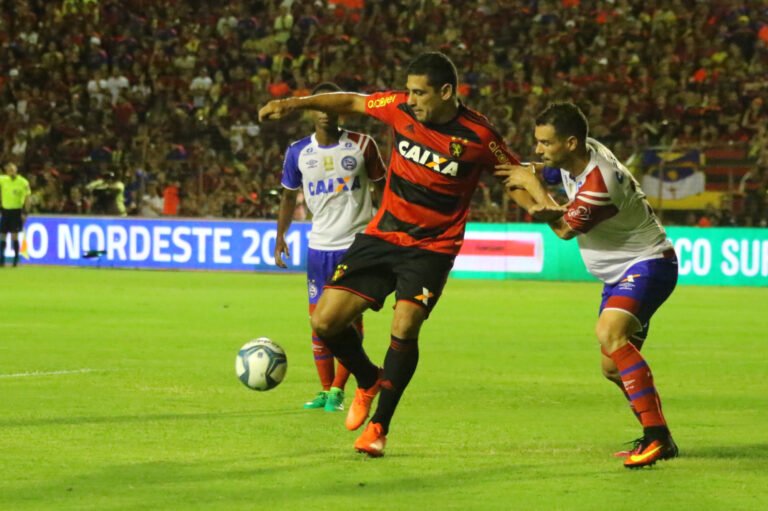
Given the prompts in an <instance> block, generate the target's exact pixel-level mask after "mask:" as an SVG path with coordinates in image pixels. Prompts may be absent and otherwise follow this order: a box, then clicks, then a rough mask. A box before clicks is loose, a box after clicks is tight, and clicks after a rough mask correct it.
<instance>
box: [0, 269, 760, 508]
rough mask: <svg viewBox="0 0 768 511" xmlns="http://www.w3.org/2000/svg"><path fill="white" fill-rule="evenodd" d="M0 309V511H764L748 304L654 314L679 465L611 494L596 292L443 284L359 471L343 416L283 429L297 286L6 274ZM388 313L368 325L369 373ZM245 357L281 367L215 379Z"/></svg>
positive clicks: (631, 432)
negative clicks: (376, 449) (266, 358)
mask: <svg viewBox="0 0 768 511" xmlns="http://www.w3.org/2000/svg"><path fill="white" fill-rule="evenodd" d="M0 287H1V288H2V291H1V292H2V306H1V308H0V332H1V334H0V432H1V433H2V434H0V509H2V510H9V511H21V510H32V509H55V510H57V511H61V510H100V511H104V510H128V509H140V510H168V509H178V510H198V509H199V510H209V509H213V510H218V509H221V510H233V509H249V510H252V509H271V510H285V509H296V510H310V509H311V510H345V509H350V510H367V509H383V510H387V511H392V510H400V509H404V510H405V509H419V510H433V509H434V510H467V509H481V510H485V509H491V510H494V509H498V510H510V509H521V510H547V511H551V510H603V509H609V510H612V511H613V510H633V511H635V510H638V509H653V510H685V511H691V510H693V509H695V510H710V509H711V510H728V511H735V510H749V511H756V510H763V509H768V490H766V488H768V378H767V376H768V342H767V340H766V338H765V332H766V314H768V307H767V305H768V290H767V289H764V288H763V289H761V288H756V289H737V288H711V287H709V288H705V287H681V288H678V289H677V291H676V292H675V294H674V295H673V296H672V298H671V299H670V300H669V301H668V303H667V304H665V306H664V307H662V309H661V310H660V311H659V312H658V314H657V315H656V317H655V318H654V321H653V324H652V328H651V336H650V339H649V341H648V343H647V345H646V348H645V350H644V352H645V353H646V357H647V359H648V360H649V362H650V363H651V366H652V367H653V369H654V373H655V377H656V383H657V386H658V388H659V389H660V392H661V395H662V399H663V401H664V406H665V413H666V416H667V419H668V421H669V422H670V425H671V427H672V429H673V432H674V434H675V438H676V440H677V442H678V444H679V445H680V449H681V453H682V455H681V457H680V458H679V459H676V460H673V461H669V462H663V463H659V464H657V466H655V467H653V468H650V469H643V470H639V471H629V470H625V469H624V468H623V467H622V466H621V461H620V460H618V459H616V458H613V457H612V456H611V453H612V452H614V451H616V450H618V449H620V448H621V447H622V443H623V442H625V441H629V440H631V439H633V438H635V437H637V436H639V435H638V434H639V427H638V426H637V424H636V423H635V421H634V418H633V417H632V416H631V413H630V412H629V409H628V408H627V406H626V405H625V404H624V403H623V398H622V396H621V395H620V393H619V391H618V390H617V389H616V388H614V387H613V386H612V385H610V384H609V383H607V382H606V381H604V380H603V379H602V377H601V376H600V374H599V368H598V348H597V344H596V341H595V340H594V337H593V334H592V332H593V324H594V321H595V319H596V308H597V305H598V300H599V293H600V286H599V285H598V284H596V283H579V284H564V283H540V282H501V281H493V282H491V281H466V280H451V281H449V283H448V286H447V288H446V292H445V294H444V296H443V298H442V301H441V303H440V304H439V305H438V307H437V309H436V310H435V312H434V313H433V315H432V318H430V320H429V321H428V322H427V323H426V324H425V326H424V329H423V331H422V335H421V341H420V345H421V361H420V365H419V369H418V371H417V373H416V376H415V378H414V380H413V381H412V383H411V385H410V387H409V388H408V391H407V392H406V394H405V397H404V398H403V401H402V402H401V405H400V408H399V410H398V413H397V415H396V416H395V420H394V422H393V424H392V430H391V431H390V434H389V443H388V446H387V451H386V456H385V457H384V458H381V459H375V460H374V459H368V458H366V457H364V456H362V455H359V454H357V453H355V452H354V451H353V449H352V442H353V441H354V439H355V438H356V435H357V433H356V432H348V431H346V430H345V429H344V426H343V414H332V413H326V412H324V411H305V410H302V409H301V404H302V403H303V402H304V401H305V400H307V399H309V398H310V397H311V396H312V395H313V394H314V393H315V392H316V391H317V390H318V389H317V387H318V385H317V379H316V373H315V368H314V364H313V363H312V355H311V348H310V342H309V332H308V322H307V307H306V291H305V284H304V280H303V277H302V276H301V275H263V274H223V273H181V272H152V271H114V270H106V269H105V270H95V269H64V268H40V267H21V268H18V269H12V268H5V269H3V270H0ZM391 303H392V302H391V298H390V301H388V302H387V305H386V306H385V307H384V310H382V311H381V312H379V313H375V314H374V313H370V314H368V315H367V316H366V341H365V342H366V345H367V347H368V350H369V353H370V354H371V356H372V358H373V359H374V360H377V361H381V360H382V357H383V355H384V352H385V349H386V346H387V344H388V322H389V320H390V319H391V315H392V314H391ZM258 336H268V337H271V338H272V339H273V340H274V341H276V342H278V343H279V344H281V345H282V346H283V347H284V348H285V349H286V351H287V353H288V358H289V366H288V375H287V378H286V380H285V381H284V382H283V384H282V385H280V386H279V387H278V388H276V389H275V390H272V391H270V392H265V393H258V392H253V391H250V390H248V389H246V388H245V387H244V386H243V385H242V384H241V383H240V382H239V381H238V380H237V378H236V376H235V373H234V358H235V354H236V352H237V349H238V348H239V347H240V346H241V345H242V344H243V343H245V342H246V341H247V340H249V339H250V338H253V337H258ZM74 371H80V372H74ZM48 373H51V374H48ZM351 387H352V383H351V382H350V388H351ZM347 402H349V398H348V400H347Z"/></svg>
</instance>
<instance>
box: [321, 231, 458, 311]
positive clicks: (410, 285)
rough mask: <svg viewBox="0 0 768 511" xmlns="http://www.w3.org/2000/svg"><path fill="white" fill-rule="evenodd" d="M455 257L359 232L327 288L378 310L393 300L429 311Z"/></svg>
mask: <svg viewBox="0 0 768 511" xmlns="http://www.w3.org/2000/svg"><path fill="white" fill-rule="evenodd" d="M455 258H456V256H453V255H449V254H441V253H439V252H432V251H429V250H422V249H420V248H413V247H400V246H397V245H393V244H391V243H388V242H386V241H383V240H381V239H379V238H376V237H374V236H369V235H367V234H358V235H357V236H355V241H354V243H352V246H351V247H349V250H348V251H347V253H346V254H345V255H344V257H343V258H342V259H341V262H339V265H338V266H337V267H336V271H335V272H334V273H333V276H332V277H331V279H330V281H329V282H328V284H327V285H326V287H329V288H334V289H344V290H347V291H350V292H352V293H355V294H356V295H358V296H361V297H363V298H365V299H366V300H368V301H370V302H371V308H372V309H373V310H379V309H381V306H382V305H383V304H384V299H385V298H386V297H387V296H388V295H389V294H390V293H392V291H395V299H396V300H398V301H400V300H407V301H409V302H413V303H415V304H418V305H421V306H422V307H424V308H425V309H426V310H427V314H429V313H430V312H431V311H432V309H433V308H434V307H435V304H436V303H437V300H438V299H440V295H441V294H442V292H443V287H445V281H446V280H447V279H448V273H450V271H451V268H453V260H454V259H455Z"/></svg>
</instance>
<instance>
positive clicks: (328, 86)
mask: <svg viewBox="0 0 768 511" xmlns="http://www.w3.org/2000/svg"><path fill="white" fill-rule="evenodd" d="M321 92H341V87H339V86H338V85H336V84H335V83H333V82H322V83H318V84H317V85H315V87H314V89H312V95H313V96H314V95H315V94H319V93H321Z"/></svg>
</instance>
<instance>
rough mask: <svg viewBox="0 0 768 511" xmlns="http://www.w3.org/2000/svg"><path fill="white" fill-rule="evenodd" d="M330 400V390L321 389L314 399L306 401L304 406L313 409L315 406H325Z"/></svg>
mask: <svg viewBox="0 0 768 511" xmlns="http://www.w3.org/2000/svg"><path fill="white" fill-rule="evenodd" d="M327 401H328V391H327V390H321V391H320V392H318V393H317V395H316V396H315V398H314V399H313V400H312V401H307V402H306V403H304V408H306V409H308V410H309V409H313V408H325V403H326V402H327Z"/></svg>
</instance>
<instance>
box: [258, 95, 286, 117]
mask: <svg viewBox="0 0 768 511" xmlns="http://www.w3.org/2000/svg"><path fill="white" fill-rule="evenodd" d="M292 111H293V107H291V103H290V100H286V99H275V100H272V101H270V102H269V103H267V104H266V105H264V106H263V107H261V109H260V110H259V121H274V120H277V119H280V118H282V117H285V116H286V115H288V114H289V113H291V112H292Z"/></svg>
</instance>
